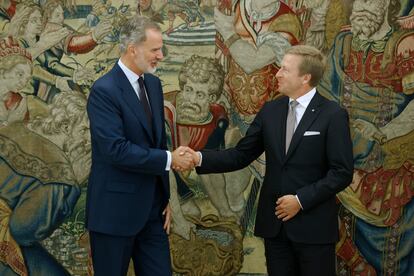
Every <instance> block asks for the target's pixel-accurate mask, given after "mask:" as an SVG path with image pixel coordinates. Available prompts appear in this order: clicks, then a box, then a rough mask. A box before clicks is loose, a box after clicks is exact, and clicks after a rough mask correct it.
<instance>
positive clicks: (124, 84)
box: [114, 64, 153, 140]
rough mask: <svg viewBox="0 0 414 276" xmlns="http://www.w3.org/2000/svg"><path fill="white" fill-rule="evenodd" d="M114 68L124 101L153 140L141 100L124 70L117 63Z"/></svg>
mask: <svg viewBox="0 0 414 276" xmlns="http://www.w3.org/2000/svg"><path fill="white" fill-rule="evenodd" d="M114 70H115V72H116V74H117V78H116V79H117V80H118V87H119V88H121V90H122V96H123V99H124V101H125V102H126V104H127V105H128V106H129V107H130V108H131V110H132V112H133V113H134V114H135V116H136V117H137V118H138V121H139V122H140V124H141V125H142V126H143V128H144V129H145V131H146V133H147V135H148V137H150V139H151V140H153V134H152V131H151V128H150V126H149V124H148V120H147V117H146V115H145V111H144V108H143V106H142V105H141V102H140V101H139V99H138V96H137V94H136V93H135V91H134V89H133V88H132V86H131V84H130V82H129V80H128V78H127V77H126V76H125V74H124V72H122V69H121V68H120V67H119V66H118V64H116V65H115V67H114Z"/></svg>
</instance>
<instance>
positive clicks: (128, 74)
mask: <svg viewBox="0 0 414 276" xmlns="http://www.w3.org/2000/svg"><path fill="white" fill-rule="evenodd" d="M118 65H119V67H121V70H122V71H123V72H124V74H125V76H126V77H127V79H128V80H129V82H130V83H131V84H134V83H136V82H137V80H138V78H140V77H142V79H144V74H142V75H137V74H136V73H134V72H133V71H132V70H131V69H129V68H128V67H127V66H126V65H125V64H124V63H123V62H122V61H121V59H119V60H118Z"/></svg>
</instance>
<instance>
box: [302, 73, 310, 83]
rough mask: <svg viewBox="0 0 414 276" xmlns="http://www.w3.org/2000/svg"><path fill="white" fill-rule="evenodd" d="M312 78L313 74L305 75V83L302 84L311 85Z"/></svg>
mask: <svg viewBox="0 0 414 276" xmlns="http://www.w3.org/2000/svg"><path fill="white" fill-rule="evenodd" d="M311 78H312V76H311V74H305V75H303V82H302V84H309V82H310V80H311Z"/></svg>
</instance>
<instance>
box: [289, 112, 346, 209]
mask: <svg viewBox="0 0 414 276" xmlns="http://www.w3.org/2000/svg"><path fill="white" fill-rule="evenodd" d="M326 155H327V156H326V158H327V162H328V164H327V165H328V172H327V174H326V176H325V177H323V178H321V179H320V180H318V181H316V182H314V183H312V184H311V185H307V186H304V187H302V188H301V189H299V190H297V196H298V198H299V200H300V203H301V205H302V207H303V210H307V209H310V208H312V207H314V206H316V205H318V204H320V203H321V202H324V201H326V200H328V199H329V198H332V197H334V196H335V194H336V193H338V192H340V191H342V190H343V189H345V188H346V187H347V186H348V185H349V184H351V182H352V176H353V170H354V165H353V154H352V140H351V135H350V131H349V120H348V113H347V112H346V111H345V110H344V109H339V110H338V112H336V113H334V114H333V115H332V116H331V120H330V122H329V126H328V130H327V140H326Z"/></svg>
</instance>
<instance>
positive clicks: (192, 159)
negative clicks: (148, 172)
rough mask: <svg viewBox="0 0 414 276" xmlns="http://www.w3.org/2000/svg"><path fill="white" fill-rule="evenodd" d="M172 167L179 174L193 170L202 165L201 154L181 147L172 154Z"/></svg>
mask: <svg viewBox="0 0 414 276" xmlns="http://www.w3.org/2000/svg"><path fill="white" fill-rule="evenodd" d="M171 158H172V160H171V167H172V168H173V169H174V170H176V171H179V172H183V171H189V170H192V169H193V168H194V167H195V166H197V165H199V163H200V153H198V152H196V151H194V150H193V149H191V148H189V147H185V146H180V147H179V148H177V149H176V150H175V151H173V152H172V153H171Z"/></svg>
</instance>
